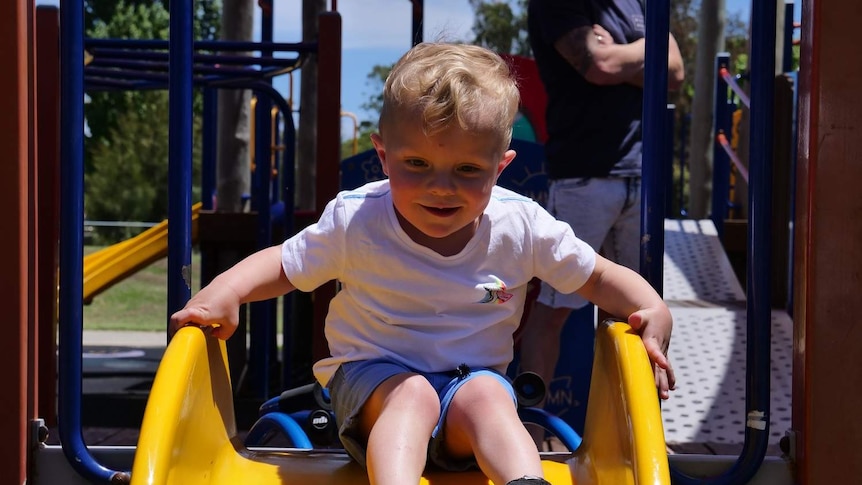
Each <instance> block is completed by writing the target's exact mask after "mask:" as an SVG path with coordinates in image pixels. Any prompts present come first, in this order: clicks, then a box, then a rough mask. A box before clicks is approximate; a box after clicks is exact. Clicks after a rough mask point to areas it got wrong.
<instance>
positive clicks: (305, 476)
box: [131, 322, 670, 485]
mask: <svg viewBox="0 0 862 485" xmlns="http://www.w3.org/2000/svg"><path fill="white" fill-rule="evenodd" d="M593 372H594V375H593V382H595V383H597V384H596V385H594V386H593V388H592V389H591V393H592V394H591V396H590V401H591V402H592V403H596V404H595V405H593V406H591V407H590V411H589V414H588V418H587V427H586V431H585V434H584V441H583V445H582V446H581V447H579V448H578V450H576V451H575V453H573V454H571V455H569V454H549V455H546V456H545V459H544V461H543V466H544V468H545V473H546V474H547V475H546V476H547V477H548V479H549V480H550V481H551V482H552V483H555V484H559V485H565V484H572V483H577V484H581V485H585V484H591V483H615V484H621V485H624V484H643V483H649V484H660V483H669V478H670V477H669V471H668V468H667V459H666V454H665V453H666V451H665V447H664V439H663V435H662V433H661V419H660V415H659V412H658V401H657V400H656V399H655V387H654V384H653V381H652V375H651V371H650V367H649V364H648V358H647V356H646V352H645V351H644V348H643V344H642V343H641V341H640V337H639V336H638V335H637V334H636V333H634V332H633V331H632V330H631V329H630V328H629V327H628V325H626V324H623V323H610V322H609V323H607V324H604V325H602V326H601V328H600V330H599V332H598V341H597V351H596V363H595V365H594V366H593ZM190 389H193V390H194V392H189V390H190ZM308 444H310V442H308ZM214 463H217V465H215V466H214ZM238 482H247V483H260V484H267V483H272V484H275V483H284V484H290V483H338V484H353V483H367V477H366V475H365V470H363V469H362V468H360V467H359V466H357V465H356V464H355V463H351V462H350V460H349V458H348V457H347V455H346V454H345V453H344V452H337V451H333V450H307V449H306V450H301V449H277V450H273V449H269V450H267V449H263V448H254V449H251V450H249V449H246V448H245V447H244V446H243V445H242V442H241V441H240V438H239V437H238V436H237V433H236V426H235V423H234V414H233V395H232V392H231V388H230V380H229V378H228V370H227V362H226V352H225V345H224V342H223V341H219V340H218V339H216V338H214V337H211V336H208V335H207V332H206V331H204V330H201V329H198V328H194V327H186V328H183V329H181V330H180V331H179V332H178V333H177V334H176V335H175V337H174V339H173V340H172V341H171V344H170V345H169V347H168V349H167V352H166V354H165V356H164V358H163V360H162V364H161V366H160V370H159V373H158V375H157V376H156V382H155V383H154V385H153V389H152V391H151V393H150V402H149V404H148V406H147V412H146V414H145V415H144V422H143V425H142V427H141V437H140V439H139V441H138V447H137V452H136V455H135V463H134V467H133V468H132V482H131V483H132V484H190V485H194V484H203V483H207V484H213V485H215V484H228V483H238ZM422 483H428V484H431V483H434V484H436V483H441V484H446V483H451V484H455V483H458V484H480V483H481V484H488V483H489V482H488V479H487V478H485V477H484V475H482V474H481V473H480V472H470V473H441V472H437V473H429V474H428V475H426V478H425V479H424V480H423V481H422Z"/></svg>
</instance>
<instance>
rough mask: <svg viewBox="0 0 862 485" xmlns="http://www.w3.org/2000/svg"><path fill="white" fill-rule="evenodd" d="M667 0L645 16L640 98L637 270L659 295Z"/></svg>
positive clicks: (656, 2) (656, 1)
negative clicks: (644, 50)
mask: <svg viewBox="0 0 862 485" xmlns="http://www.w3.org/2000/svg"><path fill="white" fill-rule="evenodd" d="M669 30H670V2H669V1H668V0H651V1H650V2H649V4H648V6H647V16H646V47H645V49H646V53H645V62H644V65H645V66H644V97H643V122H642V124H641V126H642V127H643V128H642V133H643V184H642V186H641V234H642V235H643V237H641V242H640V245H641V248H640V249H641V253H640V254H641V260H640V273H641V275H642V276H643V277H644V278H645V279H646V280H647V281H649V282H650V284H652V286H653V288H655V289H656V290H657V291H658V292H659V294H661V292H662V291H661V290H662V285H663V279H664V218H665V210H664V208H665V199H664V197H665V196H664V193H665V191H666V182H667V180H666V176H665V168H664V165H663V162H664V161H665V159H666V153H667V152H666V148H665V147H664V145H665V140H667V137H666V136H665V134H664V130H665V129H666V123H665V116H666V115H665V111H666V110H667V83H668V73H667V62H668V53H667V47H668V35H669V34H668V33H669Z"/></svg>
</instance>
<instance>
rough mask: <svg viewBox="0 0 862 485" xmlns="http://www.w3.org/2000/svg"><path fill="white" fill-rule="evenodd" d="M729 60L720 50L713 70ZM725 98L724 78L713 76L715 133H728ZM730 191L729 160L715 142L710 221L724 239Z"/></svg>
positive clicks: (725, 86)
mask: <svg viewBox="0 0 862 485" xmlns="http://www.w3.org/2000/svg"><path fill="white" fill-rule="evenodd" d="M729 62H730V54H728V53H727V52H721V53H719V54H718V55H717V56H716V57H715V72H716V73H718V72H719V71H721V69H722V68H723V67H724V68H726V67H727V65H728V63H729ZM729 106H730V105H729V104H728V99H727V83H725V82H724V78H722V77H721V76H718V75H716V78H715V107H714V110H713V115H712V116H713V118H712V120H713V121H712V126H713V129H714V130H715V134H716V135H718V134H719V133H722V132H724V133H729V132H730V126H729V124H728V123H727V120H729V119H730V117H731V114H730V112H729V111H730V110H729ZM728 193H730V160H729V159H728V157H727V153H725V152H724V150H722V149H721V147H720V146H719V145H718V144H717V143H713V146H712V223H713V224H714V225H715V230H716V232H718V238H719V239H724V221H725V219H727V196H728Z"/></svg>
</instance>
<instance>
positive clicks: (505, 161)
mask: <svg viewBox="0 0 862 485" xmlns="http://www.w3.org/2000/svg"><path fill="white" fill-rule="evenodd" d="M515 155H517V153H515V150H506V152H505V153H503V158H501V159H500V162H499V163H498V164H497V177H499V176H500V174H501V173H503V170H505V168H506V167H508V166H509V164H510V163H512V160H514V159H515Z"/></svg>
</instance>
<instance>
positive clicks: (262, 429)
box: [244, 412, 314, 450]
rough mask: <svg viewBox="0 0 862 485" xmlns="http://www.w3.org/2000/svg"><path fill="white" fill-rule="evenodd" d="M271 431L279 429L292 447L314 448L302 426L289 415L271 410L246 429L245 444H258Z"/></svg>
mask: <svg viewBox="0 0 862 485" xmlns="http://www.w3.org/2000/svg"><path fill="white" fill-rule="evenodd" d="M272 431H281V432H282V433H283V434H284V436H285V437H286V438H288V439H289V440H290V442H291V444H292V445H293V447H294V448H301V449H306V450H310V449H313V448H314V445H312V444H311V440H310V439H308V435H307V434H306V433H305V431H304V430H303V429H302V426H300V425H299V423H297V422H296V420H295V419H294V418H293V417H291V416H290V415H287V414H284V413H281V412H273V413H269V414H264V415H263V416H261V417H260V418H259V419H258V420H257V421H256V422H255V423H254V424H253V425H252V427H251V429H250V430H248V434H247V435H246V437H245V443H244V444H245V446H260V445H261V444H262V441H263V439H264V438H265V437H266V436H267V435H268V434H269V433H270V432H272Z"/></svg>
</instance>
